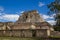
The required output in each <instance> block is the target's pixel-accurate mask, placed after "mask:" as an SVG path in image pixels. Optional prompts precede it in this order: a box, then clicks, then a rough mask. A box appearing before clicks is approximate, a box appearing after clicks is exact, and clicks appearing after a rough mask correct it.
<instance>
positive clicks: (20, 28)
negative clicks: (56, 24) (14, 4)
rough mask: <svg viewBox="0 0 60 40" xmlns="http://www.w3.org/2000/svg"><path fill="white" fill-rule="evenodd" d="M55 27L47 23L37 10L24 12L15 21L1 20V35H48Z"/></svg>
mask: <svg viewBox="0 0 60 40" xmlns="http://www.w3.org/2000/svg"><path fill="white" fill-rule="evenodd" d="M51 31H54V29H53V27H52V26H51V25H50V24H49V23H47V22H46V21H45V20H44V19H43V18H42V16H41V15H39V13H38V11H37V10H32V11H25V12H23V13H22V14H21V15H20V17H19V19H18V20H17V21H16V22H15V23H13V22H5V23H2V22H0V36H18V37H48V36H50V35H51V34H50V32H51Z"/></svg>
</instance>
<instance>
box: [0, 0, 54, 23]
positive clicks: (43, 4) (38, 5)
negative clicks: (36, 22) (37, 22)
mask: <svg viewBox="0 0 60 40" xmlns="http://www.w3.org/2000/svg"><path fill="white" fill-rule="evenodd" d="M53 1H54V0H0V22H7V21H13V22H15V21H16V20H18V17H19V15H20V13H22V12H24V11H28V10H38V12H39V13H40V14H41V15H42V17H43V18H44V19H45V20H46V21H48V22H50V23H51V21H52V22H54V20H53V19H54V18H53V15H54V14H53V15H51V16H49V15H47V12H48V11H49V9H48V8H47V5H48V4H50V3H51V2H53Z"/></svg>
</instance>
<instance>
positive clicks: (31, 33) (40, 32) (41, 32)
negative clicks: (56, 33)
mask: <svg viewBox="0 0 60 40" xmlns="http://www.w3.org/2000/svg"><path fill="white" fill-rule="evenodd" d="M0 36H14V37H47V30H46V29H36V30H29V29H22V30H0Z"/></svg>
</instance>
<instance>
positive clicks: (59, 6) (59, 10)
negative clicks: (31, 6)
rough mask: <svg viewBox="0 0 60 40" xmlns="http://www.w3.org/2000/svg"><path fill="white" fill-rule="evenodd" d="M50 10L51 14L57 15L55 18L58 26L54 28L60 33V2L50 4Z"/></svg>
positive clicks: (59, 0) (56, 0)
mask: <svg viewBox="0 0 60 40" xmlns="http://www.w3.org/2000/svg"><path fill="white" fill-rule="evenodd" d="M47 6H48V8H49V9H50V11H49V13H56V16H55V21H56V26H58V27H54V28H55V30H58V31H60V27H59V26H60V0H55V1H54V2H52V3H50V4H48V5H47Z"/></svg>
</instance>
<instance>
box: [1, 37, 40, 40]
mask: <svg viewBox="0 0 60 40" xmlns="http://www.w3.org/2000/svg"><path fill="white" fill-rule="evenodd" d="M40 39H41V38H19V37H0V40H40Z"/></svg>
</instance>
